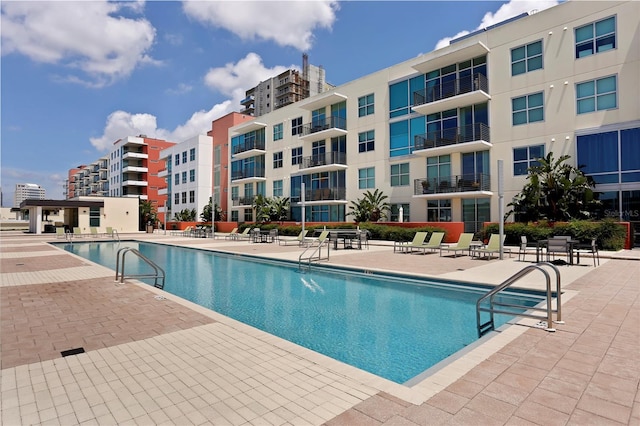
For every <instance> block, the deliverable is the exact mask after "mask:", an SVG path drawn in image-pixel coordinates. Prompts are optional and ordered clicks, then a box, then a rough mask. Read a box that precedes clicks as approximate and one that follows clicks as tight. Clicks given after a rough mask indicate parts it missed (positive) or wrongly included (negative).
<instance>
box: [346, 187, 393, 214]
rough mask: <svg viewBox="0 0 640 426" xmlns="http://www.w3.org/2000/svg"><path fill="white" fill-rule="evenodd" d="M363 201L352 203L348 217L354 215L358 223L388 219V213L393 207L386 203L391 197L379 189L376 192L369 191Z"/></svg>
mask: <svg viewBox="0 0 640 426" xmlns="http://www.w3.org/2000/svg"><path fill="white" fill-rule="evenodd" d="M363 195H364V197H363V198H362V199H360V198H359V199H357V200H356V201H351V206H349V208H350V209H351V211H350V212H349V213H347V215H353V220H355V221H356V222H377V221H379V220H380V219H386V218H387V214H386V212H387V211H388V210H389V209H390V208H391V205H390V204H389V203H388V202H387V201H386V200H387V199H388V198H389V197H387V196H386V195H384V193H383V192H382V191H380V190H378V189H376V190H375V191H374V192H371V191H367V192H365V193H364V194H363Z"/></svg>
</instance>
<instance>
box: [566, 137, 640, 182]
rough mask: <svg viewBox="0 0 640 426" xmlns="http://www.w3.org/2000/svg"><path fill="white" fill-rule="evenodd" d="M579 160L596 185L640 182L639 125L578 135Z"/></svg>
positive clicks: (583, 169)
mask: <svg viewBox="0 0 640 426" xmlns="http://www.w3.org/2000/svg"><path fill="white" fill-rule="evenodd" d="M577 145H578V146H577V148H578V161H577V163H578V164H580V165H584V167H583V168H582V171H583V172H584V173H586V174H588V175H589V176H591V177H592V178H593V179H594V181H595V182H596V183H597V184H618V183H637V182H640V127H636V128H632V129H624V130H619V131H618V130H615V131H610V132H603V133H595V134H590V135H579V136H578V138H577Z"/></svg>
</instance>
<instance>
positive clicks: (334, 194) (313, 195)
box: [291, 187, 347, 203]
mask: <svg viewBox="0 0 640 426" xmlns="http://www.w3.org/2000/svg"><path fill="white" fill-rule="evenodd" d="M346 194H347V190H346V188H343V187H335V188H316V189H307V190H305V192H304V200H305V202H309V201H338V200H341V201H344V200H346ZM301 201H302V196H301V194H300V192H299V191H298V193H297V194H294V195H292V196H291V202H292V203H299V202H301Z"/></svg>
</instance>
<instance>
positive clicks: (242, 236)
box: [234, 228, 260, 241]
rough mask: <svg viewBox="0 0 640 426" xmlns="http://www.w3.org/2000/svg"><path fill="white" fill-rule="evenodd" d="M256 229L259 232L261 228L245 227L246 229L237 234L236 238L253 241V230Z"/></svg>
mask: <svg viewBox="0 0 640 426" xmlns="http://www.w3.org/2000/svg"><path fill="white" fill-rule="evenodd" d="M254 229H257V230H258V232H260V228H244V231H242V232H241V233H239V234H236V237H235V238H234V239H235V240H236V241H238V240H246V241H251V237H252V236H253V235H252V234H251V232H253V230H254Z"/></svg>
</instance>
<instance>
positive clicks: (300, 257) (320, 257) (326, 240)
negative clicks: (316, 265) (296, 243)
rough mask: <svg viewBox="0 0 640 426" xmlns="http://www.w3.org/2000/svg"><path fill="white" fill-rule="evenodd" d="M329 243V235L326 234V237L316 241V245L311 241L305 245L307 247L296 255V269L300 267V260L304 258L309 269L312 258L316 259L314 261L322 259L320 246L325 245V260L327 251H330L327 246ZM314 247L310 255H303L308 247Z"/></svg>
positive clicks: (327, 258)
mask: <svg viewBox="0 0 640 426" xmlns="http://www.w3.org/2000/svg"><path fill="white" fill-rule="evenodd" d="M304 240H305V239H304V238H303V239H302V244H304ZM329 243H330V238H329V236H327V238H325V239H324V240H322V241H320V242H319V243H318V245H317V246H316V245H313V242H312V243H311V244H310V245H308V246H307V248H305V249H304V251H303V252H302V253H300V256H298V270H300V269H302V261H303V260H306V261H307V265H308V269H311V261H312V260H316V261H318V262H319V261H321V260H323V257H322V247H327V257H326V260H329V252H330V251H331V250H330V248H329ZM312 248H315V250H314V251H313V253H311V255H310V256H308V257H304V255H305V253H306V252H307V251H309V249H312ZM316 254H317V259H316Z"/></svg>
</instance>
